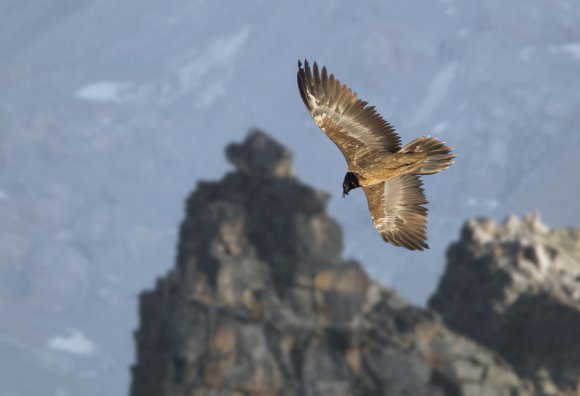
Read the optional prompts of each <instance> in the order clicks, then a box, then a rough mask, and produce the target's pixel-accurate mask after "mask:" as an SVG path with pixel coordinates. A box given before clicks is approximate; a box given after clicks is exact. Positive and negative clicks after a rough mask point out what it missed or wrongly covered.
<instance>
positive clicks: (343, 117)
mask: <svg viewBox="0 0 580 396" xmlns="http://www.w3.org/2000/svg"><path fill="white" fill-rule="evenodd" d="M298 89H299V90H300V96H302V100H303V101H304V104H305V105H306V108H307V109H308V111H309V112H310V114H311V115H312V118H314V121H315V122H316V124H317V125H318V126H319V127H320V129H322V131H323V132H324V133H325V134H326V135H327V136H328V137H329V138H330V139H331V140H332V141H333V142H334V143H335V144H336V145H337V146H338V148H339V149H340V151H341V152H342V154H343V155H344V157H345V159H346V162H347V164H348V172H347V173H346V175H345V177H344V182H343V185H342V189H343V190H342V191H343V194H342V196H343V197H344V196H345V195H347V194H348V193H349V191H350V190H352V189H355V188H358V187H362V189H363V190H364V192H365V195H366V197H367V202H368V205H369V210H370V214H371V218H372V219H373V223H374V225H375V228H376V229H377V231H378V232H379V234H380V235H381V237H382V238H383V240H384V241H385V242H389V243H391V244H393V245H396V246H403V247H405V248H407V249H410V250H423V249H428V248H429V245H428V244H427V208H425V207H424V206H423V205H424V204H426V203H427V199H426V198H425V194H424V191H423V187H422V185H423V183H422V181H421V179H420V178H419V176H420V175H431V174H433V173H438V172H441V171H442V170H445V169H447V168H448V167H449V166H451V164H453V158H455V155H454V154H452V153H451V150H452V148H451V147H448V146H446V145H445V143H443V142H441V141H440V140H438V139H436V138H432V137H420V138H418V139H415V140H413V141H411V142H410V143H408V144H406V145H405V146H403V147H401V138H400V137H399V135H398V134H397V133H395V129H394V128H393V127H392V126H391V125H390V124H389V123H388V122H387V121H385V120H384V119H383V118H382V117H381V116H380V114H379V113H377V111H376V110H375V108H374V106H369V105H368V102H365V101H363V100H361V99H359V98H357V95H356V93H354V92H353V91H352V90H351V89H350V88H349V87H347V86H346V85H344V84H341V83H340V82H339V81H338V80H337V79H336V78H334V75H332V74H331V75H330V76H329V75H328V73H327V71H326V67H323V68H322V73H320V72H319V69H318V65H317V64H316V62H315V63H314V64H313V67H312V70H311V69H310V66H309V65H308V61H306V60H305V61H304V67H303V66H302V63H301V62H300V61H298Z"/></svg>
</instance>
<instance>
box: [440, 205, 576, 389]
mask: <svg viewBox="0 0 580 396" xmlns="http://www.w3.org/2000/svg"><path fill="white" fill-rule="evenodd" d="M447 255H448V263H447V269H446V272H445V274H444V276H443V277H442V279H441V282H440V284H439V287H438V290H437V291H436V293H435V294H434V295H433V297H432V298H431V300H430V303H429V305H430V307H431V308H433V309H435V310H436V311H438V312H439V313H441V315H442V316H443V318H444V320H445V322H446V324H448V325H449V326H450V327H451V328H452V329H454V330H456V331H458V332H460V333H463V334H465V335H467V336H469V337H472V338H473V339H475V340H476V341H478V342H480V343H481V344H483V345H486V346H487V347H489V348H491V349H493V350H495V351H497V352H498V353H500V354H501V356H502V357H503V358H505V359H506V360H507V361H508V362H510V363H511V364H512V366H513V367H514V369H515V370H516V371H517V372H518V374H519V375H520V376H521V377H523V378H527V379H530V380H533V381H534V382H535V383H536V386H537V388H538V389H540V390H542V391H543V392H544V393H545V394H555V393H556V388H555V387H557V388H559V391H560V392H566V393H568V394H573V395H578V394H580V229H549V228H548V227H546V226H545V225H544V224H542V223H541V222H540V220H539V218H538V217H537V216H536V215H530V216H527V217H525V218H524V219H522V220H519V219H517V218H515V217H509V218H508V219H507V220H506V221H505V222H504V224H497V223H496V222H494V221H492V220H489V219H477V220H470V221H468V222H467V223H466V224H465V226H464V227H463V230H462V232H461V238H460V240H459V241H458V242H456V243H454V244H453V245H451V247H450V248H449V250H448V253H447ZM554 384H555V385H554Z"/></svg>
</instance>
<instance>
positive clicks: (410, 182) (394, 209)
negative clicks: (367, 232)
mask: <svg viewBox="0 0 580 396" xmlns="http://www.w3.org/2000/svg"><path fill="white" fill-rule="evenodd" d="M422 185H423V183H422V182H421V179H419V176H416V175H403V176H399V177H396V178H394V179H390V180H387V181H385V182H382V183H377V184H374V185H371V186H367V187H363V189H364V191H365V194H366V196H367V201H368V204H369V210H370V212H371V217H372V219H373V222H374V223H375V227H376V229H377V231H378V232H379V234H381V237H382V238H383V240H384V241H385V242H390V243H392V244H393V245H396V246H403V247H406V248H407V249H410V250H423V249H429V245H427V242H426V240H427V208H425V207H423V206H421V205H423V204H426V203H427V199H426V198H425V195H424V194H423V188H422Z"/></svg>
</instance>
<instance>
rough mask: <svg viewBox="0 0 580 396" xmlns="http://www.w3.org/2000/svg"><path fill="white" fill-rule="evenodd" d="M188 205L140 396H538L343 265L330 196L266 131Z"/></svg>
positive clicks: (494, 359) (238, 150) (142, 330)
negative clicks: (299, 173) (305, 180)
mask: <svg viewBox="0 0 580 396" xmlns="http://www.w3.org/2000/svg"><path fill="white" fill-rule="evenodd" d="M226 152H227V157H228V159H229V160H230V161H231V162H232V163H233V164H234V165H235V167H236V171H234V172H231V173H229V174H227V175H226V176H225V177H224V179H223V180H221V181H219V182H200V183H199V185H198V186H197V189H196V191H195V192H193V193H192V195H191V196H190V197H189V199H188V200H187V206H186V217H185V220H184V221H183V223H182V225H181V232H180V240H179V244H178V255H177V260H176V261H177V262H176V265H175V267H174V268H173V269H172V270H171V271H170V272H169V273H168V274H167V275H166V276H164V277H163V278H161V279H159V280H158V281H157V284H156V286H155V289H154V290H152V291H147V292H145V293H143V294H142V296H141V300H140V319H141V323H140V327H139V329H138V331H137V332H136V336H135V337H136V343H137V362H136V364H135V366H134V367H133V380H132V385H131V395H132V396H185V395H188V396H190V395H332V396H336V395H414V396H421V395H425V396H437V395H451V396H460V395H490V396H491V395H494V396H501V395H511V396H515V395H530V394H531V392H530V391H529V388H528V387H527V386H526V385H525V384H523V383H522V382H521V381H520V380H519V379H518V377H517V376H516V375H515V374H514V373H513V371H512V370H511V368H510V367H509V366H508V365H507V364H506V363H504V361H503V360H502V359H501V358H499V357H498V356H497V355H495V354H494V353H492V352H489V351H488V350H486V349H485V348H482V347H480V346H478V345H477V344H475V343H474V342H472V341H470V340H468V339H466V338H464V337H461V336H458V335H456V334H455V333H453V332H452V331H449V330H448V329H447V328H446V327H445V326H444V325H443V324H442V323H441V321H440V320H439V318H438V316H437V315H436V314H434V313H432V312H430V311H427V310H424V309H420V308H417V307H413V306H411V305H409V304H408V303H407V302H406V301H404V300H403V299H401V298H400V297H399V296H397V295H396V294H395V293H394V292H393V291H391V290H388V289H386V288H383V287H382V286H380V285H378V284H377V283H375V282H373V281H372V280H371V279H369V278H368V276H367V275H366V273H365V272H364V271H363V270H362V268H361V266H360V265H359V264H358V263H357V262H355V261H350V260H344V259H343V258H342V233H341V230H340V228H339V226H338V225H337V223H336V222H335V221H334V220H332V219H331V218H330V217H328V215H327V214H326V203H327V200H328V196H327V195H326V194H325V193H322V192H320V191H317V190H315V189H313V188H311V187H308V186H305V185H303V184H301V183H300V182H299V181H298V180H297V179H296V178H295V177H294V176H293V175H292V165H291V155H290V153H289V152H288V151H287V150H286V149H285V148H284V147H282V146H281V145H279V144H278V143H276V142H275V141H273V140H272V139H271V138H269V137H268V136H267V135H265V134H263V133H261V132H258V131H253V132H252V133H250V134H249V136H248V138H247V139H246V140H245V141H244V142H243V143H242V144H233V145H230V146H229V147H228V148H227V150H226Z"/></svg>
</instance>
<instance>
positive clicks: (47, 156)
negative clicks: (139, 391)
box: [0, 0, 580, 396]
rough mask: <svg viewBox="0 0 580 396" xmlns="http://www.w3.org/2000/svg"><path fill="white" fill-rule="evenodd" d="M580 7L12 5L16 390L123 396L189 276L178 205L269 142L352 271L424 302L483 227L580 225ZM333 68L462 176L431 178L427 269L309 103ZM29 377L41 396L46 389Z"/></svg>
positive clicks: (11, 361) (5, 132)
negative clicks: (358, 184) (441, 151)
mask: <svg viewBox="0 0 580 396" xmlns="http://www.w3.org/2000/svg"><path fill="white" fill-rule="evenodd" d="M578 20H580V4H579V3H578V2H577V1H576V0H552V1H549V2H547V1H544V0H514V1H511V2H505V1H500V0H482V1H479V2H471V1H467V0H437V1H433V0H416V1H412V2H409V1H406V0H393V1H388V2H385V1H379V0H370V1H366V2H346V1H330V0H323V1H319V2H316V3H309V2H306V1H296V2H284V3H282V2H266V1H258V0H249V1H246V2H243V3H242V2H233V1H230V2H226V1H224V2H211V1H191V0H187V1H186V0H175V1H172V2H161V1H156V0H126V1H123V2H120V1H114V0H75V1H73V0H35V1H31V2H22V1H19V0H0V54H1V56H0V87H2V89H1V90H0V167H1V169H2V172H0V313H1V314H2V318H3V319H2V321H0V356H3V357H6V356H8V358H4V359H2V360H0V389H3V390H4V391H5V392H7V393H6V394H8V395H17V396H28V395H37V394H46V395H56V396H67V395H81V394H82V395H91V396H92V395H95V396H96V395H102V394H108V395H123V394H126V393H127V389H128V384H129V365H130V364H131V362H132V361H133V359H134V350H133V340H132V332H133V331H134V329H135V328H136V326H137V296H138V294H139V293H140V292H141V291H143V290H145V289H150V288H152V287H153V285H154V282H155V279H156V278H157V277H159V276H162V275H163V274H165V272H166V271H167V270H168V269H169V268H170V267H171V266H172V264H173V260H174V256H175V246H176V242H177V241H176V237H177V227H178V224H179V221H180V220H181V218H182V217H183V202H184V199H185V198H186V196H187V195H188V194H189V193H190V192H191V191H192V190H193V189H194V188H195V185H196V183H197V182H198V181H199V180H217V179H219V178H221V177H222V176H223V174H224V173H225V172H228V171H231V170H232V167H231V165H229V164H228V163H227V162H226V161H225V158H224V155H223V149H224V147H225V145H226V144H227V143H229V142H231V141H240V140H242V139H243V138H244V137H245V135H246V133H247V131H248V129H250V128H254V127H256V128H260V129H262V130H264V131H266V132H268V133H270V134H271V135H272V136H274V137H275V138H276V139H277V140H279V141H280V142H281V143H283V144H284V145H286V146H287V147H289V148H290V149H291V150H292V152H293V153H294V163H295V173H296V175H297V177H299V178H300V179H301V180H302V181H304V182H305V183H307V184H310V185H313V186H315V187H316V188H319V189H322V190H324V191H327V192H329V193H330V194H331V200H330V202H329V211H330V214H331V215H332V216H333V217H335V218H336V219H337V220H338V221H339V223H340V224H341V225H342V227H343V230H344V236H345V252H344V254H345V256H346V257H349V258H355V259H357V260H359V261H360V262H361V263H362V264H363V265H364V267H365V268H366V269H367V271H368V272H369V273H370V274H371V276H373V277H374V278H375V279H377V280H379V281H380V282H382V283H383V284H385V285H386V286H388V287H392V288H395V289H396V290H397V291H398V292H399V293H400V294H402V295H403V296H405V297H406V298H407V299H409V300H411V301H412V302H414V303H417V304H421V305H423V304H424V303H425V301H426V299H427V298H428V297H429V295H430V294H431V293H432V292H433V290H434V289H435V287H436V284H437V280H438V278H439V276H440V275H441V273H442V271H443V270H444V266H445V250H446V248H447V246H448V245H449V243H451V242H452V241H453V240H456V239H457V237H458V234H459V230H460V228H461V225H462V223H463V222H464V221H465V219H467V218H469V217H473V216H490V217H493V218H495V219H502V218H504V217H506V216H507V215H508V214H511V213H515V214H517V215H522V214H525V213H528V212H530V211H539V212H540V213H541V215H542V218H543V219H544V221H545V222H546V223H547V224H549V225H551V226H574V225H578V224H580V205H579V204H578V200H577V196H578V193H579V192H580V178H578V177H577V175H576V173H577V170H578V169H579V165H580V160H579V159H578V155H577V153H578V150H579V149H580V130H579V125H580V113H579V112H578V109H579V108H580V77H579V76H580V73H579V71H580V25H579V24H578ZM304 58H307V59H309V60H310V61H317V62H318V63H319V64H321V65H325V66H327V68H328V70H329V72H331V73H334V75H335V76H336V77H337V78H338V79H339V80H340V81H341V82H343V83H346V84H348V85H349V86H350V87H351V88H352V89H353V90H354V91H355V92H357V93H358V94H359V96H360V97H361V98H363V99H364V100H367V101H369V102H370V104H372V105H374V106H376V107H377V110H378V111H379V112H380V113H381V114H382V115H383V116H384V117H385V118H386V119H387V120H388V121H389V122H390V123H391V124H393V126H394V127H395V128H396V129H397V131H398V133H399V134H400V135H401V137H402V141H403V143H406V142H408V141H410V140H412V139H414V138H416V137H419V136H423V135H431V136H434V137H437V138H439V139H441V140H443V141H446V142H447V143H448V144H449V145H451V146H453V147H454V150H455V153H456V154H457V159H456V163H455V165H453V166H452V167H451V168H450V169H448V170H446V171H445V172H443V173H441V174H437V175H432V176H427V177H424V181H425V189H426V194H427V198H428V199H429V201H430V204H429V205H428V207H429V230H428V233H429V243H430V245H431V249H430V250H429V251H427V252H420V253H418V252H410V251H406V250H404V249H401V248H396V247H393V246H391V245H387V244H384V243H383V242H382V241H381V239H380V237H379V236H378V234H377V233H376V231H375V230H374V227H373V225H372V222H371V220H370V217H369V214H368V209H367V206H366V200H365V197H364V195H363V193H362V191H360V190H357V191H353V193H352V194H349V196H348V197H347V198H346V199H342V198H341V192H342V187H341V186H342V180H343V178H344V174H345V172H346V162H345V160H344V159H343V158H342V156H341V154H340V152H339V151H338V149H337V148H336V147H335V146H334V145H333V144H332V143H331V142H330V141H329V140H328V138H327V137H326V136H324V134H323V133H322V132H321V131H320V130H319V129H318V128H317V127H316V125H315V124H314V122H313V120H312V119H311V117H310V116H309V114H308V113H307V111H306V109H305V107H304V105H303V103H302V101H301V100H300V96H299V94H298V90H297V87H296V69H297V61H298V59H304ZM31 378H33V380H31Z"/></svg>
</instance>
